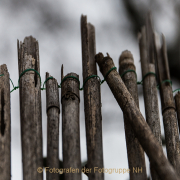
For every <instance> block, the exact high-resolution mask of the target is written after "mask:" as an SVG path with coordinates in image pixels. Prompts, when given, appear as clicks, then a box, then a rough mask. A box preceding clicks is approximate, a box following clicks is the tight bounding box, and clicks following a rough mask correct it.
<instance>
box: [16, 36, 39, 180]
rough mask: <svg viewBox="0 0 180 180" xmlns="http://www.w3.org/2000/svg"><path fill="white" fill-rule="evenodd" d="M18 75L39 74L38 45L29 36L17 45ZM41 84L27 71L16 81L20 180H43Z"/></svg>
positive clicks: (37, 78)
mask: <svg viewBox="0 0 180 180" xmlns="http://www.w3.org/2000/svg"><path fill="white" fill-rule="evenodd" d="M17 45H18V65H19V75H20V74H21V73H22V72H23V71H24V70H26V69H29V68H32V69H35V70H36V71H37V72H40V64H39V46H38V41H36V39H35V38H33V37H32V36H29V37H26V38H25V39H24V42H23V43H22V42H20V44H19V41H18V44H17ZM40 88H41V84H40V78H39V76H38V74H37V73H36V72H34V71H27V72H26V73H24V74H23V76H22V77H21V78H20V80H19V92H20V120H21V144H22V163H23V180H35V179H38V180H43V173H38V172H37V168H38V167H43V158H42V157H43V156H42V112H41V89H40Z"/></svg>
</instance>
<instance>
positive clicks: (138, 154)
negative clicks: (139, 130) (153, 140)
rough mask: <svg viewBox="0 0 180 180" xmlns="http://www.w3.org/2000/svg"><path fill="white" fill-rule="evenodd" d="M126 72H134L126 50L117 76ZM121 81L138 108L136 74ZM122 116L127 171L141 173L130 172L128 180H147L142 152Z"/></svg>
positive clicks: (125, 119) (122, 55)
mask: <svg viewBox="0 0 180 180" xmlns="http://www.w3.org/2000/svg"><path fill="white" fill-rule="evenodd" d="M128 70H134V71H135V70H136V67H135V65H134V59H133V55H132V54H131V52H130V51H128V50H126V51H123V52H122V54H121V56H120V58H119V74H120V75H121V74H123V73H125V72H126V71H128ZM122 80H123V82H124V84H125V85H126V87H127V89H128V91H129V93H130V94H131V95H132V97H133V98H134V101H135V103H136V105H137V107H138V108H139V99H138V89H137V77H136V74H135V73H134V72H127V73H126V74H124V76H123V77H122ZM123 115H124V128H125V135H126V147H127V154H128V163H129V169H131V170H132V169H133V168H134V167H140V168H141V169H142V173H133V171H130V180H147V174H146V164H145V157H144V150H143V149H142V147H141V145H140V143H139V141H138V139H137V138H136V136H135V134H134V131H133V128H132V127H131V124H130V123H129V121H128V119H127V116H126V114H123Z"/></svg>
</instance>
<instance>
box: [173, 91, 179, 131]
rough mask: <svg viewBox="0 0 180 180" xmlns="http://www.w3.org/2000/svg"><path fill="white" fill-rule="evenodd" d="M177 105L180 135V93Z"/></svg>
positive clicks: (177, 95) (176, 96)
mask: <svg viewBox="0 0 180 180" xmlns="http://www.w3.org/2000/svg"><path fill="white" fill-rule="evenodd" d="M174 99H175V103H176V111H177V118H178V125H179V133H180V92H178V93H177V94H176V95H175V97H174Z"/></svg>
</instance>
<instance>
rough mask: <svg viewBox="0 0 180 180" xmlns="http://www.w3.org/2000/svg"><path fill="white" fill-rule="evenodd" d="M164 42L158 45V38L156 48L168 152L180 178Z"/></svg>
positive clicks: (178, 149) (174, 120) (179, 146)
mask: <svg viewBox="0 0 180 180" xmlns="http://www.w3.org/2000/svg"><path fill="white" fill-rule="evenodd" d="M162 40H163V41H162V45H160V43H159V45H158V42H157V41H158V37H157V36H156V40H155V47H156V65H157V71H158V80H159V88H160V95H161V107H162V115H163V123H164V131H165V140H166V150H167V157H168V159H169V161H170V163H171V164H172V165H173V167H174V169H175V170H176V171H177V173H178V175H179V176H180V143H179V133H178V125H177V118H176V110H175V103H174V98H173V92H172V86H171V84H170V82H164V83H163V81H165V80H170V72H169V65H168V58H167V51H166V44H165V38H164V36H162Z"/></svg>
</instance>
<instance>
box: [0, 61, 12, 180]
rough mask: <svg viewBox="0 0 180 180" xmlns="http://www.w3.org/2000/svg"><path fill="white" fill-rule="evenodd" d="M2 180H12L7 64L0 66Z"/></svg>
mask: <svg viewBox="0 0 180 180" xmlns="http://www.w3.org/2000/svg"><path fill="white" fill-rule="evenodd" d="M0 75H2V76H1V77H0V180H10V179H11V112H10V84H9V73H8V69H7V66H6V64H3V65H1V66H0Z"/></svg>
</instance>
